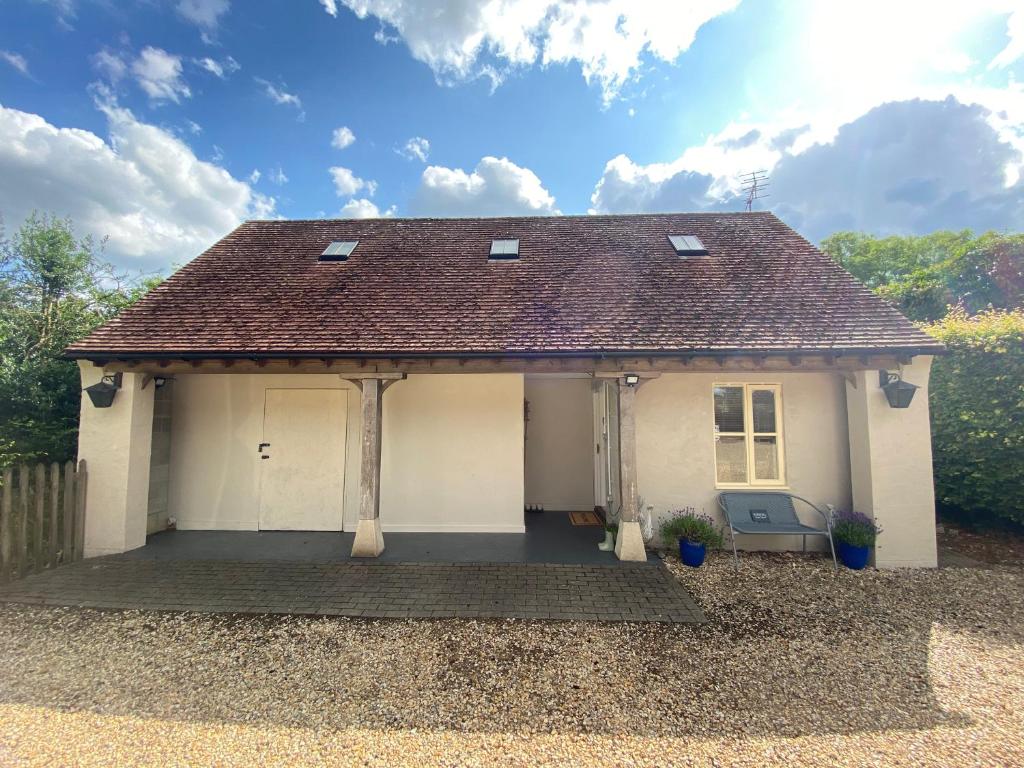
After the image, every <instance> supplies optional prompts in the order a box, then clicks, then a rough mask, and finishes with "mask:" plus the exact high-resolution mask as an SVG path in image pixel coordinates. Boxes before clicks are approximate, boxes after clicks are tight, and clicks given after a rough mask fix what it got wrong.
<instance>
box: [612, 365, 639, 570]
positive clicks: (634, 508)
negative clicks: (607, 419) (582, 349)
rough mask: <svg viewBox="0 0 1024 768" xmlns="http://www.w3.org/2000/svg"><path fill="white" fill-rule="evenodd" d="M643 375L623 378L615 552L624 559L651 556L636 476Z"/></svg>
mask: <svg viewBox="0 0 1024 768" xmlns="http://www.w3.org/2000/svg"><path fill="white" fill-rule="evenodd" d="M642 381H643V380H642V379H640V380H638V381H636V382H635V383H633V384H627V383H626V377H625V376H623V377H621V378H619V461H620V462H621V465H622V466H621V477H622V517H621V518H620V520H619V532H618V535H617V536H616V537H615V554H616V555H617V556H618V558H619V559H620V560H640V561H645V560H647V550H646V549H645V548H644V538H643V533H642V532H641V531H640V508H639V499H638V491H637V477H636V392H637V390H638V389H639V387H640V383H641V382H642Z"/></svg>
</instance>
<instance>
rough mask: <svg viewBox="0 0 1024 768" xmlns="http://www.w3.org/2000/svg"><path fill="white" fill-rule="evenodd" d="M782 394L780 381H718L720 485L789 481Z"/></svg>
mask: <svg viewBox="0 0 1024 768" xmlns="http://www.w3.org/2000/svg"><path fill="white" fill-rule="evenodd" d="M781 394H782V388H781V387H780V386H779V385H778V384H716V385H715V387H714V397H715V473H716V480H717V482H718V485H722V486H772V485H775V486H781V485H785V483H786V474H785V463H784V457H783V447H782V406H781Z"/></svg>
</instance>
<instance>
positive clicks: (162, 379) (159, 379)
mask: <svg viewBox="0 0 1024 768" xmlns="http://www.w3.org/2000/svg"><path fill="white" fill-rule="evenodd" d="M167 382H168V378H167V377H166V376H154V377H153V384H154V386H156V388H157V389H160V387H162V386H163V385H164V384H166V383H167Z"/></svg>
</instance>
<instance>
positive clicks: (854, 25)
mask: <svg viewBox="0 0 1024 768" xmlns="http://www.w3.org/2000/svg"><path fill="white" fill-rule="evenodd" d="M1019 8H1020V0H972V2H934V1H933V0H900V1H899V2H892V1H891V0H860V1H859V2H857V3H851V2H810V3H807V4H806V5H804V6H801V7H800V10H799V11H795V12H794V13H793V16H792V18H793V24H792V25H791V26H792V29H790V30H789V32H788V36H789V37H790V38H792V39H794V40H799V41H800V44H799V45H798V46H793V48H792V51H791V52H790V54H791V55H789V56H786V57H781V58H782V60H783V61H784V62H788V63H783V64H782V68H781V69H776V68H775V67H773V70H772V75H773V77H774V78H776V79H777V82H783V83H787V84H788V90H789V91H790V92H791V93H793V94H798V97H797V98H798V99H799V102H800V103H801V104H803V105H805V106H808V107H810V108H811V109H813V110H814V111H815V112H817V113H819V114H822V115H824V114H829V113H832V114H838V116H839V118H840V119H841V120H852V119H853V118H855V117H856V116H858V115H861V114H864V113H865V112H867V111H868V110H869V109H871V108H872V107H875V106H878V105H879V104H882V103H884V102H888V101H898V100H904V99H909V98H915V97H918V96H921V95H923V93H924V92H925V89H928V88H932V87H934V86H936V85H945V86H946V87H947V88H948V87H951V86H954V85H955V84H962V83H964V82H967V81H968V78H970V77H972V76H974V75H981V74H982V73H984V71H985V70H984V62H978V61H976V60H975V59H976V58H977V57H978V56H979V55H980V54H981V53H982V52H983V51H984V50H985V49H984V48H983V46H982V44H983V43H984V45H985V46H990V45H991V44H992V42H993V35H992V30H993V29H994V28H995V27H996V25H1002V24H1005V25H1006V32H1007V37H1008V38H1009V42H1008V44H1007V45H1006V47H1005V49H1004V50H1003V51H1002V52H1001V53H999V54H998V55H997V56H996V57H995V59H994V60H993V62H992V64H993V65H994V66H996V67H999V66H1006V65H1009V64H1011V63H1013V61H1015V60H1016V59H1018V58H1019V57H1020V55H1021V54H1022V53H1024V34H1021V33H1024V29H1021V26H1022V25H1024V21H1022V20H1021V19H1024V13H1022V12H1021V11H1020V10H1019ZM1015 10H1016V12H1015V13H1012V15H1011V12H1012V11H1015ZM865 41H870V43H869V45H868V46H867V47H866V46H865ZM989 55H990V54H989Z"/></svg>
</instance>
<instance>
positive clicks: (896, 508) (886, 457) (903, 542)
mask: <svg viewBox="0 0 1024 768" xmlns="http://www.w3.org/2000/svg"><path fill="white" fill-rule="evenodd" d="M931 362H932V359H931V357H929V356H921V357H916V358H914V361H913V364H911V365H906V366H904V367H903V378H904V379H905V380H906V381H908V382H910V383H911V384H916V385H918V386H919V387H920V389H919V390H918V391H917V392H916V393H915V394H914V399H913V400H912V401H911V404H910V407H909V408H891V407H890V406H889V403H888V401H887V400H886V397H885V393H884V392H883V391H882V389H881V387H880V386H879V380H878V372H877V371H858V372H857V374H856V375H855V377H854V382H855V385H854V383H850V384H847V385H846V398H847V404H848V405H847V407H848V413H849V431H850V449H851V456H850V459H851V467H852V472H853V478H852V485H853V503H854V505H855V508H856V509H857V510H858V511H860V512H863V513H864V514H867V515H871V516H873V517H874V518H875V522H876V523H877V524H878V525H879V526H880V527H881V529H882V533H881V534H880V535H879V537H878V541H877V542H876V547H875V565H876V566H877V567H879V568H903V567H910V568H934V567H935V566H936V565H937V563H938V552H937V544H936V540H935V489H934V480H933V475H932V443H931V424H930V420H929V415H928V378H929V373H930V371H931Z"/></svg>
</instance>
